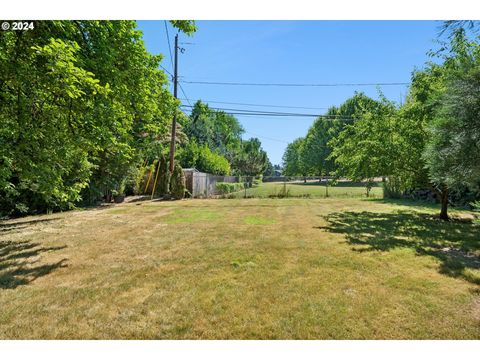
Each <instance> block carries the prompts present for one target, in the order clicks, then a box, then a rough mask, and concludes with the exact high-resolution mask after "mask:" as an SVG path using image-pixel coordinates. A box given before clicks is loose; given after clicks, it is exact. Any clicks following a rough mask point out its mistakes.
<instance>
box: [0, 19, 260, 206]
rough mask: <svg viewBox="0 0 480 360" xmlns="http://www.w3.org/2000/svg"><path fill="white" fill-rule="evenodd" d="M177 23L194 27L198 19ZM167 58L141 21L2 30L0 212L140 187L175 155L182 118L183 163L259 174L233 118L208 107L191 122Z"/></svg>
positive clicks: (251, 144) (188, 30)
mask: <svg viewBox="0 0 480 360" xmlns="http://www.w3.org/2000/svg"><path fill="white" fill-rule="evenodd" d="M171 25H173V26H174V27H176V28H177V29H178V30H179V31H182V32H183V33H185V34H187V35H190V34H193V33H194V32H195V31H196V27H195V23H194V22H193V21H171ZM161 61H162V55H152V54H150V53H149V52H147V50H146V48H145V45H144V43H143V41H142V33H141V31H139V30H138V29H137V26H136V22H134V21H37V22H35V29H34V30H33V31H23V32H22V31H2V32H0V102H1V107H0V214H7V215H11V214H22V213H33V212H44V211H55V210H60V209H68V208H72V207H74V206H75V205H76V204H79V203H82V202H83V203H95V202H96V201H98V200H99V199H102V197H103V198H108V197H109V196H110V195H111V194H112V193H115V192H123V191H124V189H125V188H128V187H130V188H133V185H134V183H135V179H137V180H138V178H139V177H140V176H141V174H142V173H143V171H144V168H145V164H152V163H153V162H154V160H155V159H159V158H160V157H161V156H162V155H165V153H166V152H168V144H169V139H170V124H171V121H172V117H173V114H174V113H175V112H177V116H178V123H179V128H178V132H179V136H178V146H179V148H180V151H179V153H180V157H179V160H180V161H181V162H182V165H184V166H187V167H192V166H198V167H199V168H200V169H201V170H205V171H211V172H214V173H218V174H228V173H231V172H233V173H237V172H249V174H250V173H255V174H257V173H261V171H262V169H263V167H264V166H266V165H265V159H266V155H265V154H264V152H263V153H262V154H264V155H265V158H264V159H259V160H258V162H256V163H255V161H253V163H255V165H256V167H255V168H254V169H251V168H248V166H245V163H248V164H249V165H251V162H250V161H246V160H245V159H249V160H252V159H257V158H258V156H257V155H258V152H262V150H261V148H260V146H259V142H258V141H257V140H255V139H252V140H251V141H247V142H243V143H242V142H241V138H240V135H241V133H242V131H243V129H242V128H241V126H240V124H239V123H238V121H237V120H236V119H235V118H233V117H231V116H229V115H227V114H224V113H221V112H212V111H211V110H209V109H208V107H207V106H206V105H204V104H201V103H199V104H197V105H198V106H196V108H195V109H194V111H193V112H192V115H191V116H187V115H185V114H184V113H183V112H181V111H180V110H179V105H180V103H179V101H178V100H176V99H175V98H174V97H173V96H172V94H171V93H170V92H169V91H168V88H167V84H168V80H167V79H168V78H167V76H166V74H165V73H164V72H163V71H162V70H161V69H159V65H160V63H161ZM182 126H183V128H182ZM182 130H183V132H182ZM257 144H258V147H256V145H257ZM239 149H240V150H243V151H240V152H239ZM239 154H240V155H239ZM262 161H263V162H262Z"/></svg>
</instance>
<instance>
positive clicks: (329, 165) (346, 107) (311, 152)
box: [303, 93, 376, 176]
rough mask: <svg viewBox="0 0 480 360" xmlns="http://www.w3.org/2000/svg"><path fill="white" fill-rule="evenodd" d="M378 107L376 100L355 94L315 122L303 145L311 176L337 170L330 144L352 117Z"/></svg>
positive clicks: (304, 157) (306, 166)
mask: <svg viewBox="0 0 480 360" xmlns="http://www.w3.org/2000/svg"><path fill="white" fill-rule="evenodd" d="M373 106H376V102H375V100H373V99H371V98H369V97H368V96H366V95H365V94H363V93H355V94H354V96H352V97H351V98H349V99H347V100H346V101H345V102H344V103H343V104H341V105H340V106H339V107H335V106H333V107H331V108H329V109H328V111H327V113H326V114H325V115H324V116H322V117H319V118H317V119H316V120H315V122H314V123H313V125H312V126H311V127H310V129H309V130H308V133H307V135H306V138H305V142H304V144H303V162H304V166H305V168H306V172H307V173H308V174H310V175H318V176H322V175H329V174H330V173H332V172H334V171H335V170H336V166H335V163H334V161H333V160H332V158H331V157H330V154H331V152H332V147H331V146H330V145H329V142H330V141H331V140H332V139H333V138H335V137H336V136H337V135H338V134H339V133H340V132H341V131H342V130H343V128H344V127H345V125H347V124H351V123H352V121H353V120H352V117H353V116H354V115H355V114H356V113H357V112H359V111H363V110H364V109H366V108H370V107H373Z"/></svg>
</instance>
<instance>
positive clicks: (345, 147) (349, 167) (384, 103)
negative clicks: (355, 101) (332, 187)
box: [329, 97, 396, 196]
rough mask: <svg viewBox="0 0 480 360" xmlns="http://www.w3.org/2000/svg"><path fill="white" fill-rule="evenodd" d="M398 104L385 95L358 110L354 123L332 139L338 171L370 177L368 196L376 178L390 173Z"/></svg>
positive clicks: (357, 177)
mask: <svg viewBox="0 0 480 360" xmlns="http://www.w3.org/2000/svg"><path fill="white" fill-rule="evenodd" d="M395 113H396V108H395V106H394V104H393V103H391V102H389V101H388V100H387V99H385V98H384V97H382V98H381V101H380V102H372V103H370V104H369V106H368V107H362V108H360V109H359V110H358V111H357V112H356V113H355V115H354V116H355V118H356V119H357V120H356V121H355V122H354V123H352V124H350V125H346V126H345V128H344V129H343V130H342V131H341V132H340V133H339V134H338V136H337V137H335V138H334V139H332V140H331V141H330V142H329V145H330V146H331V147H332V148H333V151H332V153H331V155H330V157H329V158H330V159H334V160H335V164H336V166H337V169H336V173H337V175H339V176H345V177H348V178H350V179H352V180H354V181H366V188H367V196H368V195H369V192H370V189H371V184H372V182H373V178H374V177H376V176H383V175H386V174H390V173H391V171H392V168H393V163H392V159H394V157H395V156H394V155H393V154H394V153H395V147H394V146H393V144H394V139H393V136H392V131H393V125H394V123H395V121H394V115H395Z"/></svg>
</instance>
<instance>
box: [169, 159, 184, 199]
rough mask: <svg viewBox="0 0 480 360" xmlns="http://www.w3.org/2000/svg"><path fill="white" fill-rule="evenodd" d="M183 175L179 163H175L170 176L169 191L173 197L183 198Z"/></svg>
mask: <svg viewBox="0 0 480 360" xmlns="http://www.w3.org/2000/svg"><path fill="white" fill-rule="evenodd" d="M185 190H186V188H185V175H184V174H183V169H182V167H181V166H180V164H179V163H175V167H174V168H173V173H172V178H171V181H170V193H171V195H172V197H173V198H174V199H183V198H184V197H185Z"/></svg>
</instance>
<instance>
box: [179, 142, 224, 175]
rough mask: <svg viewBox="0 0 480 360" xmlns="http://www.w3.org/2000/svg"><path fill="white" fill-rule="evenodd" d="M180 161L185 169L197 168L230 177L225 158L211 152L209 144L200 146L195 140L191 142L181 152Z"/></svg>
mask: <svg viewBox="0 0 480 360" xmlns="http://www.w3.org/2000/svg"><path fill="white" fill-rule="evenodd" d="M178 159H179V161H180V163H181V164H182V165H183V167H185V168H196V169H197V170H199V171H202V172H206V173H210V174H215V175H229V174H230V171H231V170H230V164H229V162H228V160H227V159H226V158H225V157H223V156H222V155H220V154H218V153H216V152H213V151H212V150H210V148H209V147H208V146H207V144H203V145H198V144H197V142H196V141H195V140H190V141H189V143H188V144H187V145H186V146H185V147H184V148H183V149H181V150H180V152H179V156H178Z"/></svg>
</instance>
